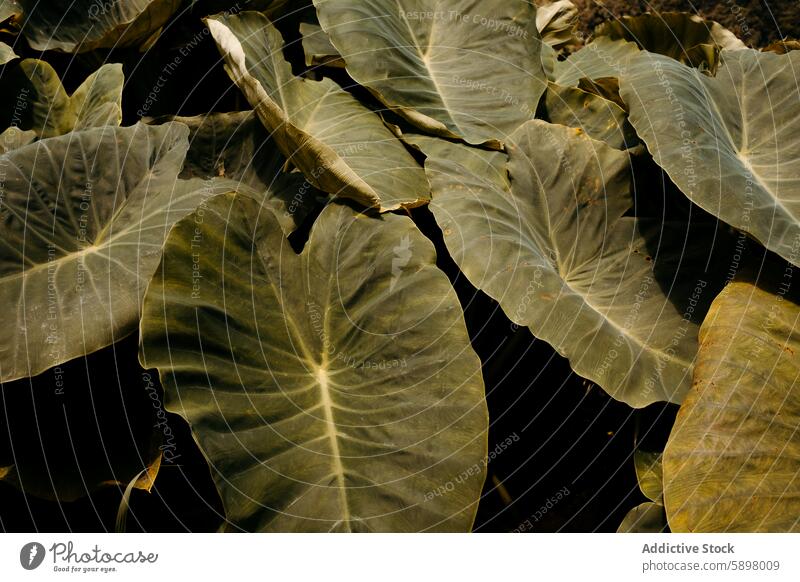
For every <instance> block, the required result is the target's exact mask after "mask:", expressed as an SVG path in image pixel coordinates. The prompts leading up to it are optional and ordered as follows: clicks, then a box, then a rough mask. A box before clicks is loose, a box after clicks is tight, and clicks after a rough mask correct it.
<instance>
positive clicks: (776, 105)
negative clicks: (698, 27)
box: [621, 49, 800, 265]
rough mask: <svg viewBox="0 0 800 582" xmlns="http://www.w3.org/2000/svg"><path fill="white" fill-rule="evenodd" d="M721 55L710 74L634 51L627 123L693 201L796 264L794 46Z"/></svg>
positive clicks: (624, 87) (799, 175) (625, 83)
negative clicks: (789, 50) (785, 50)
mask: <svg viewBox="0 0 800 582" xmlns="http://www.w3.org/2000/svg"><path fill="white" fill-rule="evenodd" d="M722 61H723V62H722V66H721V67H720V68H719V70H718V71H717V74H716V76H715V77H708V76H706V75H704V74H702V73H701V72H699V71H697V70H696V69H693V68H690V67H687V66H685V65H682V64H680V63H678V62H676V61H674V60H672V59H670V58H669V57H665V56H662V55H655V54H650V53H645V52H642V53H640V54H638V55H636V56H635V57H634V58H631V60H630V63H629V66H628V71H627V73H626V74H625V75H623V77H622V83H621V95H622V98H623V99H624V100H625V102H626V103H627V104H628V105H629V108H630V122H631V124H632V125H633V127H634V128H635V129H636V132H637V133H638V135H639V137H641V138H642V140H643V141H644V142H645V143H646V144H647V147H648V149H649V150H650V152H651V153H652V154H653V158H654V159H655V160H656V162H657V163H658V164H659V165H660V166H661V167H662V168H664V170H666V172H667V173H668V174H669V176H670V178H671V179H672V181H673V182H675V184H676V185H677V186H678V187H679V188H680V189H681V191H682V192H683V193H684V194H686V196H688V197H689V198H690V199H691V200H692V201H693V202H694V203H696V204H697V205H699V206H700V207H702V208H703V209H705V210H707V211H708V212H710V213H712V214H714V215H715V216H717V217H719V218H720V219H721V220H723V221H725V222H727V223H728V224H730V225H731V226H734V227H736V228H738V229H740V230H743V231H745V232H747V233H749V234H751V235H752V236H753V237H755V238H756V239H758V241H759V242H761V244H763V245H764V246H765V247H766V248H768V249H769V250H771V251H774V252H776V253H778V254H779V255H781V256H782V257H783V258H785V259H787V260H788V261H790V262H792V263H794V264H795V265H800V92H799V91H798V85H797V75H796V72H797V71H798V70H799V69H800V53H797V52H792V53H788V54H786V55H776V54H773V53H762V52H759V51H755V50H751V49H745V50H737V51H723V52H722Z"/></svg>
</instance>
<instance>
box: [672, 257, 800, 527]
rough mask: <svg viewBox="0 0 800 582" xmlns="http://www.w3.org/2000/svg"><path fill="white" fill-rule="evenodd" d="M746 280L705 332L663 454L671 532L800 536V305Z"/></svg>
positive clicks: (727, 296)
mask: <svg viewBox="0 0 800 582" xmlns="http://www.w3.org/2000/svg"><path fill="white" fill-rule="evenodd" d="M791 270H792V269H791V267H789V268H788V269H787V271H786V273H788V274H789V275H788V276H789V279H786V278H784V282H785V283H784V284H782V286H781V288H780V290H778V293H772V292H770V291H769V290H766V289H763V288H761V287H758V286H755V285H753V284H751V283H748V282H745V281H737V282H734V283H732V284H730V285H728V286H727V287H726V288H725V290H724V291H723V292H722V293H721V294H720V296H719V297H717V299H716V300H715V301H714V303H713V305H712V307H711V310H710V311H709V313H708V316H707V317H706V320H705V321H704V322H703V325H702V327H701V329H700V349H699V352H698V361H697V366H696V368H695V373H694V385H693V387H692V390H691V391H690V392H689V395H688V396H687V398H686V401H685V402H684V403H683V406H681V409H680V412H679V413H678V418H677V420H676V422H675V426H674V428H673V430H672V434H671V435H670V438H669V442H668V443H667V448H666V450H665V451H664V484H665V487H664V501H665V505H666V508H667V517H668V519H669V524H670V527H671V529H672V530H673V531H679V532H731V531H739V532H754V531H767V532H786V531H794V532H797V531H800V478H798V467H799V466H800V432H798V426H800V383H799V382H798V380H800V306H798V305H797V303H795V302H794V301H793V300H792V299H790V298H789V296H788V295H785V293H786V289H787V288H788V286H787V287H785V286H784V285H788V282H789V281H790V279H791Z"/></svg>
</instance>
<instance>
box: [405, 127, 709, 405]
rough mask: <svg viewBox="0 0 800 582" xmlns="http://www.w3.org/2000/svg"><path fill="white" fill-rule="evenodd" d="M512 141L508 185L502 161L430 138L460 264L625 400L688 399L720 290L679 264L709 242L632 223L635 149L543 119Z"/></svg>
mask: <svg viewBox="0 0 800 582" xmlns="http://www.w3.org/2000/svg"><path fill="white" fill-rule="evenodd" d="M512 138H513V139H512V140H510V142H509V145H508V151H509V164H508V175H506V174H505V172H504V167H503V161H502V158H499V157H497V156H502V155H503V154H500V153H495V154H494V156H495V157H494V158H492V157H490V156H491V155H492V152H484V151H480V150H477V149H475V148H468V147H467V146H460V145H458V144H453V143H448V142H445V141H443V140H431V139H428V140H424V141H421V142H420V147H421V148H422V151H423V152H425V154H426V155H427V156H428V159H427V160H426V162H425V169H426V172H428V176H429V179H430V181H431V185H432V188H433V198H432V202H431V209H432V211H433V214H434V216H435V218H436V221H437V223H438V224H439V226H440V227H441V229H442V231H443V233H444V240H445V243H446V245H447V248H448V250H449V251H450V254H451V255H452V257H453V259H454V260H455V261H456V263H457V264H458V265H459V267H460V268H461V270H462V271H463V273H464V274H465V275H466V276H467V278H468V279H469V280H470V282H471V283H472V284H473V285H474V286H476V287H477V288H478V289H481V290H483V291H484V292H485V293H487V294H488V295H489V296H490V297H492V298H494V299H495V300H497V301H498V302H499V303H500V306H501V307H502V308H503V310H504V311H505V313H506V315H507V316H508V317H509V318H510V319H511V320H512V321H513V322H515V323H517V324H519V325H525V326H528V327H529V328H530V330H531V332H532V333H533V335H535V336H536V337H538V338H540V339H543V340H545V341H547V342H548V343H550V344H551V345H552V346H554V347H555V348H556V350H557V351H558V352H559V353H561V354H562V355H564V356H566V357H567V358H569V360H570V363H571V365H572V368H573V369H574V370H575V372H576V373H578V374H579V375H581V376H583V377H585V378H588V379H589V380H592V381H593V382H596V383H597V384H598V385H600V386H601V387H602V388H603V389H605V390H606V391H607V392H608V393H609V394H610V395H611V396H613V397H614V398H616V399H618V400H622V401H624V402H626V403H628V404H630V405H631V406H634V407H643V406H647V405H648V404H650V403H652V402H656V401H661V400H668V401H671V402H680V401H681V400H682V399H683V396H684V395H685V393H686V391H687V390H688V389H689V385H690V380H691V369H692V363H693V359H694V356H695V350H696V343H697V342H696V334H697V323H696V319H697V317H698V316H699V317H702V315H703V314H704V309H705V308H706V307H707V304H708V302H709V301H710V299H708V300H707V301H706V300H704V298H705V296H706V295H708V293H707V290H706V287H707V286H708V287H711V286H712V285H711V284H710V283H708V282H707V275H706V273H705V272H704V267H703V266H702V265H698V264H694V263H692V262H687V263H683V264H682V263H681V261H680V257H681V256H683V255H684V254H686V253H688V254H689V256H692V253H703V252H707V247H708V241H707V240H705V239H702V237H700V238H698V237H691V238H694V240H693V241H692V242H690V243H686V242H685V239H686V238H687V232H686V226H685V225H684V224H678V223H673V222H669V221H664V222H662V220H661V218H660V217H658V218H647V217H643V218H634V217H633V216H630V213H629V211H630V210H631V208H632V205H633V184H632V180H631V167H630V160H629V156H628V154H627V153H625V152H621V151H619V150H616V149H614V148H611V147H610V146H608V145H606V144H604V143H602V142H599V141H596V140H593V139H591V138H589V137H587V136H586V135H585V134H584V133H583V132H582V131H581V130H579V129H571V128H567V127H564V126H560V125H551V124H548V123H545V122H543V121H539V120H534V121H530V122H528V123H526V124H525V125H523V126H522V127H521V128H520V129H519V130H518V131H517V132H515V133H514V134H513V135H512ZM685 245H688V246H685ZM689 247H691V248H692V250H689ZM712 296H713V292H712Z"/></svg>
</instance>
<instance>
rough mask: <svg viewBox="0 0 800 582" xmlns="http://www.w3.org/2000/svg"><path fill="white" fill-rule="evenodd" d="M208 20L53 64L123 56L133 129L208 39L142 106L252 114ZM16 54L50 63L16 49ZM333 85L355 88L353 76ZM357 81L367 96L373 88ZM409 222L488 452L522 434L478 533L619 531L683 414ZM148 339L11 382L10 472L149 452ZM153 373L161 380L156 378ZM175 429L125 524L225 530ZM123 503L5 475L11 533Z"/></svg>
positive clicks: (1, 505) (6, 391) (767, 15)
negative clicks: (646, 397) (644, 473)
mask: <svg viewBox="0 0 800 582" xmlns="http://www.w3.org/2000/svg"><path fill="white" fill-rule="evenodd" d="M574 1H575V2H576V3H577V4H580V5H583V11H582V15H581V26H582V27H583V29H584V31H586V32H589V31H591V29H593V27H594V26H595V25H597V24H599V23H600V22H602V21H604V20H607V19H609V18H613V17H615V16H619V15H622V14H640V13H642V12H645V11H647V10H654V9H660V10H688V11H692V12H697V13H700V14H702V15H704V16H708V17H710V18H714V19H716V20H718V21H719V22H720V23H722V24H723V25H725V26H727V27H728V28H730V29H731V30H732V31H734V32H736V33H737V34H739V35H740V36H741V37H742V38H743V39H744V40H745V41H747V42H748V43H749V44H752V45H763V44H766V43H767V42H769V41H772V40H775V39H779V38H782V37H784V36H787V35H788V36H800V19H798V18H797V16H798V13H799V12H800V10H798V0H770V1H769V3H768V6H767V2H764V1H763V0H762V1H758V0H737V1H736V2H735V3H733V0H731V2H727V1H725V0H723V1H719V2H707V1H703V2H701V1H695V2H688V1H678V0H664V1H660V2H659V1H652V2H644V1H621V0H606V1H603V2H600V1H599V0H574ZM733 4H735V5H736V6H739V7H741V12H739V11H737V10H736V9H735V8H733V7H732V6H733ZM201 14H202V9H197V11H196V12H193V11H191V10H188V11H186V12H185V13H183V14H180V15H177V16H176V17H175V18H174V19H173V21H172V22H171V23H170V24H169V25H168V26H167V27H166V28H165V31H164V34H163V35H162V37H161V38H160V39H159V41H158V42H157V43H156V45H155V46H154V47H153V48H152V49H151V50H149V51H148V52H147V53H146V54H145V55H141V54H139V53H137V52H135V51H116V52H113V53H109V52H108V51H106V52H96V53H92V54H88V55H80V56H78V57H73V56H71V55H58V54H47V55H46V59H47V60H48V62H50V63H51V64H52V65H53V66H54V67H55V68H56V70H57V71H58V73H59V74H60V75H61V76H62V78H63V79H64V83H65V85H66V87H67V89H68V90H69V91H72V90H74V89H75V88H76V87H77V86H78V85H79V84H80V82H81V81H82V80H83V79H84V78H85V77H86V76H87V75H88V74H89V73H91V72H92V71H93V70H94V69H96V67H97V66H99V65H100V64H102V63H103V62H122V63H123V65H124V70H125V75H126V87H125V92H124V95H123V105H124V121H123V123H124V124H125V125H128V124H132V123H135V122H136V120H137V118H138V112H139V111H140V110H141V109H142V108H143V107H145V105H147V98H148V94H149V92H150V91H151V89H152V87H153V86H154V85H155V83H156V81H157V80H158V79H159V76H161V75H163V74H164V72H165V71H166V70H167V67H169V65H170V63H174V62H175V59H176V57H177V56H178V55H181V54H182V53H180V48H181V47H182V46H185V45H186V43H188V42H190V41H191V40H192V39H195V40H196V41H197V46H196V48H194V49H193V50H192V51H191V54H189V55H188V56H185V57H183V58H181V59H180V64H179V66H177V67H174V68H171V69H169V70H170V72H169V74H168V75H167V79H166V83H165V86H164V88H163V90H162V92H161V94H160V96H159V99H158V100H157V102H154V103H151V104H149V105H148V110H147V112H146V114H147V115H149V116H158V115H165V114H179V115H199V114H203V113H206V112H208V111H234V110H239V109H246V108H248V106H247V103H246V101H245V100H244V98H243V97H242V96H241V94H240V93H239V91H238V90H237V89H236V88H235V87H234V86H233V85H232V84H231V82H230V80H229V78H228V76H227V75H226V73H225V72H224V70H223V67H222V64H221V62H220V59H219V55H218V53H217V50H216V48H215V46H214V43H213V41H212V39H211V38H210V35H208V34H207V33H204V27H203V25H202V24H201V23H200V21H199V16H200V15H201ZM279 26H280V27H281V29H282V32H283V33H284V35H285V37H286V38H287V40H288V41H289V44H288V47H287V50H286V54H287V56H288V57H289V58H290V59H291V60H292V62H293V64H294V65H295V69H296V71H297V72H300V70H301V69H302V63H303V59H302V49H301V48H300V46H299V43H298V42H297V40H298V38H299V36H298V33H297V19H287V20H285V21H282V22H280V23H279ZM745 26H746V27H747V28H746V29H745V28H744V27H745ZM742 31H745V32H746V33H747V34H743V32H742ZM17 52H18V53H19V54H22V55H23V56H26V57H27V56H38V55H36V54H34V53H32V52H31V51H27V52H26V51H25V50H24V49H20V48H18V49H17ZM337 80H338V81H340V82H341V83H343V84H344V85H345V86H347V84H348V81H347V79H346V77H345V78H343V79H339V78H338V77H337ZM350 89H351V90H353V91H354V92H358V95H359V97H361V98H363V97H364V96H365V93H366V92H365V91H363V90H362V91H360V90H359V89H358V88H353V87H350ZM0 99H2V96H0ZM374 105H375V106H376V107H377V106H378V105H377V103H375V104H374ZM648 172H650V173H649V174H648ZM645 178H647V179H646V180H645V181H646V183H647V193H648V196H649V197H650V200H655V201H660V200H663V201H670V202H669V207H670V208H673V209H674V208H675V207H676V206H675V205H678V206H680V204H683V205H688V202H687V201H686V199H685V197H683V196H681V195H677V196H673V195H674V192H673V191H672V186H671V185H670V184H669V183H668V182H667V181H666V180H665V179H664V177H663V175H662V174H661V173H660V172H659V171H657V168H654V167H650V168H649V169H647V168H646V169H645ZM659 185H660V187H661V192H659V191H657V190H658V189H657V188H656V186H659ZM676 201H679V202H676ZM665 204H666V202H665ZM412 218H413V219H414V220H415V222H416V223H417V225H418V226H419V227H420V229H421V230H422V232H423V233H425V234H426V235H427V236H428V237H429V238H430V239H431V240H433V241H434V243H435V244H436V246H437V251H438V255H439V266H440V267H441V268H442V269H443V271H444V272H445V273H446V274H447V275H448V276H449V277H450V279H451V281H452V283H453V285H454V287H455V289H456V291H457V293H458V295H459V298H460V300H461V302H462V305H463V307H464V310H465V318H466V322H467V326H468V329H469V331H470V335H471V337H472V340H473V345H474V347H475V349H476V351H477V352H478V354H479V356H480V357H481V360H482V362H483V365H484V378H485V381H486V389H487V399H488V403H489V411H490V419H491V429H490V442H489V449H490V451H491V450H493V449H494V448H495V446H496V445H497V444H498V443H501V442H503V441H506V439H507V438H509V437H512V438H513V439H515V442H513V444H511V445H510V446H509V447H508V448H507V449H506V450H505V451H503V452H502V453H500V454H499V455H497V456H496V457H495V458H494V459H493V460H492V461H491V463H490V464H489V466H488V477H487V481H486V486H485V488H484V495H483V498H482V501H481V504H480V506H479V509H478V516H477V520H476V523H475V529H476V530H477V531H480V532H507V531H512V530H515V529H519V528H522V529H525V530H526V531H534V532H556V531H575V532H594V531H603V532H613V531H615V530H616V528H617V527H618V525H619V524H620V522H621V521H622V518H623V517H624V515H625V514H626V513H627V511H628V510H630V509H631V508H632V507H634V506H636V505H638V504H639V503H642V502H644V501H646V500H645V498H644V497H643V496H642V494H641V493H640V492H639V489H638V486H637V483H636V476H635V471H634V467H633V461H632V455H633V450H634V443H635V442H637V441H638V442H639V443H640V444H641V446H642V447H643V448H645V449H648V450H655V451H657V450H661V449H662V448H663V446H664V444H665V442H666V438H667V436H668V433H669V429H670V427H671V425H672V421H673V419H674V415H675V413H676V411H677V407H676V406H672V405H654V406H651V407H649V408H647V409H644V410H640V411H634V410H632V409H631V408H629V407H628V406H626V405H624V404H621V403H619V402H616V401H614V400H613V399H612V398H610V397H609V396H608V395H607V394H606V393H605V392H604V391H603V390H601V389H599V388H598V387H597V386H595V385H593V384H591V383H589V382H587V381H585V380H584V379H582V378H580V377H578V376H576V375H575V374H573V373H572V371H571V369H570V367H569V363H568V362H567V361H566V360H565V359H563V358H561V357H560V356H558V355H557V354H556V353H555V352H554V351H553V349H552V348H551V347H550V346H549V345H548V344H546V343H545V342H542V341H538V340H536V339H535V338H533V337H532V336H531V335H530V333H529V332H528V331H527V329H524V328H523V329H518V328H517V327H516V326H513V325H512V323H511V322H510V321H509V320H508V318H507V317H506V316H505V315H504V314H503V312H502V311H501V310H500V308H499V306H498V305H497V304H496V303H495V302H494V301H492V300H491V299H489V298H488V297H487V296H486V295H484V294H483V293H480V292H478V291H476V290H475V289H474V288H473V287H472V286H471V285H470V283H469V282H468V281H467V280H466V278H465V277H464V276H463V275H462V274H461V273H460V272H459V270H458V268H457V266H456V265H455V263H453V261H452V260H451V259H450V258H449V256H448V254H447V252H446V250H445V248H444V245H443V242H442V237H441V233H440V231H439V229H438V227H437V225H436V223H435V221H434V220H433V218H432V216H431V214H430V212H429V211H428V210H427V209H426V208H420V209H416V210H415V211H413V214H412ZM701 219H704V220H705V219H707V217H706V218H702V217H701ZM293 242H294V243H298V244H302V241H293ZM136 344H137V341H136V337H135V336H131V337H129V338H126V339H123V340H121V341H120V342H118V343H117V344H115V345H114V346H113V347H111V348H108V349H106V350H102V351H101V352H99V353H97V354H93V355H91V356H88V357H87V358H80V359H78V360H75V361H73V362H70V363H67V364H65V365H64V366H63V367H64V374H65V376H64V382H65V385H66V386H65V390H64V395H63V397H59V398H54V397H53V394H54V392H55V385H54V383H55V382H56V381H58V379H57V378H56V376H54V375H53V374H52V372H46V373H45V374H42V375H41V376H40V377H37V378H34V379H32V380H21V381H18V382H13V383H8V384H6V385H3V386H0V467H2V466H6V465H10V464H12V463H13V459H14V456H15V455H21V454H24V455H26V456H31V455H32V456H34V457H41V458H47V459H48V464H50V465H51V466H52V464H53V462H54V461H56V465H61V466H70V465H71V464H73V463H72V460H73V459H75V458H76V457H78V459H77V462H80V463H92V462H97V463H103V462H107V455H106V454H105V452H104V451H106V450H120V449H121V450H130V449H131V448H133V449H134V450H135V449H136V448H141V442H140V441H141V439H138V438H137V434H138V433H139V432H140V431H141V430H140V428H137V427H139V425H140V423H141V422H142V421H146V422H150V421H151V420H152V419H151V417H150V416H149V415H152V400H151V399H150V397H149V396H148V393H147V390H146V386H145V385H144V384H143V382H142V380H141V379H142V377H143V376H142V374H143V372H144V370H141V368H139V366H138V362H137V359H136V349H137V345H136ZM151 376H152V377H153V378H157V374H151ZM159 389H160V387H159ZM162 401H163V399H162ZM134 417H135V421H132V420H131V419H134ZM98 418H102V420H103V421H102V422H98V421H97V419H98ZM169 425H170V427H171V428H172V431H173V432H174V434H175V451H174V452H175V453H177V454H179V455H180V458H179V459H178V460H177V461H176V462H175V463H171V464H164V465H162V468H161V471H160V473H159V475H158V478H157V480H156V483H155V487H154V488H153V490H152V491H151V492H150V493H145V492H142V491H134V492H133V495H132V498H131V510H130V514H129V516H128V520H127V529H128V531H215V530H216V529H217V528H218V527H219V526H220V524H221V523H222V507H221V503H220V500H219V498H218V496H217V493H216V490H215V488H214V484H213V482H212V480H211V475H210V472H209V469H208V466H207V465H206V463H205V461H204V459H203V457H202V454H201V453H200V451H199V450H198V449H197V447H196V446H195V443H194V441H193V439H192V436H191V434H190V431H189V428H188V426H187V425H186V423H185V422H184V421H183V420H182V419H180V418H179V417H177V416H174V415H169ZM134 428H136V430H134ZM42 435H43V436H42ZM145 440H146V439H145ZM73 442H76V443H86V444H85V445H82V446H81V451H82V454H81V455H76V453H75V450H74V449H73V447H71V446H70V445H71V443H73ZM142 454H145V452H144V451H142ZM121 499H122V489H121V488H120V487H116V486H110V487H105V488H103V489H101V490H99V491H97V492H95V493H93V494H92V495H90V496H89V497H84V498H82V499H79V500H77V501H73V502H58V501H47V500H43V499H40V498H36V497H33V496H31V495H23V494H22V493H20V492H19V491H18V490H17V489H16V488H14V487H12V486H11V485H9V484H7V483H4V482H2V481H0V531H89V532H91V531H113V530H114V524H115V519H116V514H117V509H118V507H119V503H120V500H121ZM523 524H527V525H523Z"/></svg>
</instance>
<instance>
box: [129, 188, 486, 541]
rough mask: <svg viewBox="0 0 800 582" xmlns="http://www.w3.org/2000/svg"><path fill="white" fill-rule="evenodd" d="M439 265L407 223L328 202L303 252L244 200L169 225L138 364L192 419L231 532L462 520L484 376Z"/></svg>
mask: <svg viewBox="0 0 800 582" xmlns="http://www.w3.org/2000/svg"><path fill="white" fill-rule="evenodd" d="M435 260H436V258H435V252H434V248H433V245H431V243H430V242H429V241H428V240H427V239H426V238H425V237H423V236H422V234H421V233H420V232H419V231H418V230H417V229H416V227H415V226H414V223H413V222H412V221H411V220H410V219H408V218H406V217H401V216H396V215H384V216H382V217H381V218H370V217H366V216H364V215H360V214H357V213H356V212H354V211H353V210H351V209H350V208H348V207H346V206H343V205H339V204H331V205H329V206H328V207H326V209H325V210H324V211H323V212H322V214H321V215H320V216H319V218H318V219H317V221H316V222H315V224H314V227H313V229H312V231H311V236H310V239H309V241H308V243H307V244H306V247H305V249H304V250H303V252H302V253H301V254H300V255H297V254H296V253H295V252H294V251H293V250H292V248H291V247H290V246H289V244H288V243H287V242H286V240H285V239H284V237H283V234H282V232H281V230H280V227H279V225H278V223H277V220H276V218H275V216H274V214H273V213H272V211H271V210H269V209H263V208H259V205H258V204H257V203H256V202H254V201H252V200H250V199H248V198H247V197H244V196H242V195H223V196H218V197H216V198H214V199H213V200H211V201H210V202H208V203H207V205H206V206H205V207H204V208H203V209H202V210H198V211H197V212H196V213H195V214H194V215H192V216H189V217H187V218H186V219H185V220H183V221H181V222H179V223H178V224H177V225H176V226H175V228H173V230H172V232H171V233H170V236H169V237H168V239H167V242H166V245H165V250H164V256H163V259H162V263H161V266H160V267H159V269H158V271H157V273H156V274H155V276H154V277H153V279H152V282H151V283H150V287H149V288H148V291H147V295H146V298H145V307H144V314H143V319H142V348H141V359H142V361H143V362H144V364H145V365H146V366H147V367H156V368H158V369H159V372H160V374H161V378H162V381H163V382H164V384H165V390H166V394H167V407H168V409H169V410H171V411H173V412H176V413H178V414H180V415H182V416H184V417H185V418H186V419H187V420H188V421H189V423H190V424H191V426H192V430H193V431H194V433H195V436H196V438H197V441H198V443H199V444H200V447H201V448H202V450H203V451H204V452H205V454H206V456H207V458H208V459H209V462H210V464H211V467H212V471H213V474H214V477H215V480H216V482H217V488H218V489H219V491H220V494H221V496H222V500H223V504H224V506H225V510H226V513H227V518H228V521H229V523H230V527H231V528H239V529H244V530H248V531H282V532H287V531H289V532H291V531H421V530H425V531H434V530H445V531H465V530H469V529H470V527H471V525H472V521H473V518H474V515H475V510H476V506H477V502H478V499H479V497H480V492H481V488H482V485H483V478H484V472H483V468H484V464H485V463H484V461H485V455H486V452H487V451H486V446H487V445H486V430H487V412H486V405H485V401H484V394H483V380H482V378H481V372H480V362H479V360H478V358H477V356H476V355H475V353H474V352H473V351H472V348H471V347H470V344H469V339H468V337H467V331H466V327H465V325H464V320H463V315H462V312H461V307H460V306H459V303H458V299H457V298H456V296H455V293H454V291H453V289H452V287H451V286H450V283H449V281H448V280H447V277H445V275H444V274H443V273H442V272H441V271H439V270H438V269H437V268H436V266H435Z"/></svg>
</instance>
